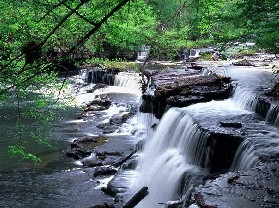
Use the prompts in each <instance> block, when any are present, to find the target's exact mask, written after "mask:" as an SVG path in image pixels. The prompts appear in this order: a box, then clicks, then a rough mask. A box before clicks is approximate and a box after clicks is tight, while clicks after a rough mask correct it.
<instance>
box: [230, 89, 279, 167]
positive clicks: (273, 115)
mask: <svg viewBox="0 0 279 208" xmlns="http://www.w3.org/2000/svg"><path fill="white" fill-rule="evenodd" d="M233 101H234V102H236V103H237V105H239V106H242V108H245V109H248V110H250V111H253V112H258V113H261V112H259V111H257V108H259V106H260V108H261V105H263V104H261V103H260V102H259V98H258V97H257V96H256V95H255V94H253V93H251V92H249V91H245V90H243V89H242V90H238V91H237V93H236V94H235V96H234V97H233ZM263 116H264V117H265V118H264V119H265V120H264V121H262V122H259V121H258V122H256V123H250V124H249V125H248V126H247V127H246V132H247V133H248V135H249V137H247V138H245V139H244V141H243V142H242V144H241V145H240V146H239V148H238V150H237V152H236V154H235V158H234V160H233V162H232V166H231V170H232V171H235V170H247V169H250V168H253V167H255V166H256V165H258V164H259V163H260V162H261V159H263V158H268V157H270V155H278V154H279V148H278V143H279V132H278V129H277V127H278V124H279V118H278V107H277V106H275V105H272V104H271V105H270V107H269V108H268V111H267V112H266V115H263ZM267 123H268V124H271V125H273V126H270V125H268V124H267Z"/></svg>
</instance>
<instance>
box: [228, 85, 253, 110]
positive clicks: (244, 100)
mask: <svg viewBox="0 0 279 208" xmlns="http://www.w3.org/2000/svg"><path fill="white" fill-rule="evenodd" d="M232 99H233V102H234V103H236V105H238V106H239V107H241V108H244V109H246V110H250V111H255V110H256V107H257V103H258V97H257V95H256V94H254V93H252V92H250V91H247V89H241V88H239V87H237V88H236V89H235V93H234V96H233V98H232Z"/></svg>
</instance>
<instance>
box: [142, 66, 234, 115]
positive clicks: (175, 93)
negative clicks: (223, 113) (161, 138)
mask: <svg viewBox="0 0 279 208" xmlns="http://www.w3.org/2000/svg"><path fill="white" fill-rule="evenodd" d="M153 76H154V77H153V80H154V81H153V85H154V86H155V90H154V95H153V94H152V93H151V94H149V95H143V96H142V100H143V102H142V105H141V106H140V111H141V112H144V113H153V114H154V115H155V116H156V117H157V118H161V117H162V115H163V114H164V112H165V110H166V107H167V106H168V107H187V106H189V105H192V104H195V103H200V102H208V101H211V100H223V99H227V98H229V97H230V96H231V95H232V85H231V79H230V77H223V76H219V75H217V74H214V73H213V74H211V75H205V76H203V75H199V74H195V73H190V72H187V71H185V72H184V73H180V74H168V73H167V74H166V75H164V74H163V75H162V73H159V74H154V75H153Z"/></svg>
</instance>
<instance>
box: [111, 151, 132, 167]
mask: <svg viewBox="0 0 279 208" xmlns="http://www.w3.org/2000/svg"><path fill="white" fill-rule="evenodd" d="M136 152H137V150H133V151H132V152H131V153H130V154H129V155H128V156H126V157H125V158H123V159H121V160H120V161H118V162H115V163H114V164H113V167H116V168H117V167H120V166H121V165H123V163H125V162H126V161H127V160H129V159H130V158H131V157H132V156H133V155H134V154H135V153H136Z"/></svg>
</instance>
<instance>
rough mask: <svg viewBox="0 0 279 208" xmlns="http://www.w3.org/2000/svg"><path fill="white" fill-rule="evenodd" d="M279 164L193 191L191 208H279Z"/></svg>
mask: <svg viewBox="0 0 279 208" xmlns="http://www.w3.org/2000/svg"><path fill="white" fill-rule="evenodd" d="M278 167H279V166H278V163H265V164H262V165H261V166H259V167H257V168H254V169H252V170H247V171H241V172H230V173H227V174H224V175H222V176H220V177H218V178H216V179H214V180H208V181H207V182H206V183H205V184H204V185H200V186H198V187H196V188H194V189H193V191H192V194H191V198H190V200H189V201H188V204H189V205H190V204H192V205H191V206H190V207H202V206H201V204H203V206H204V207H205V205H206V207H220V208H221V207H226V208H233V207H234V208H240V207H253V208H257V207H259V208H260V207H270V208H275V207H278V204H279V191H278V184H279V169H278Z"/></svg>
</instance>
